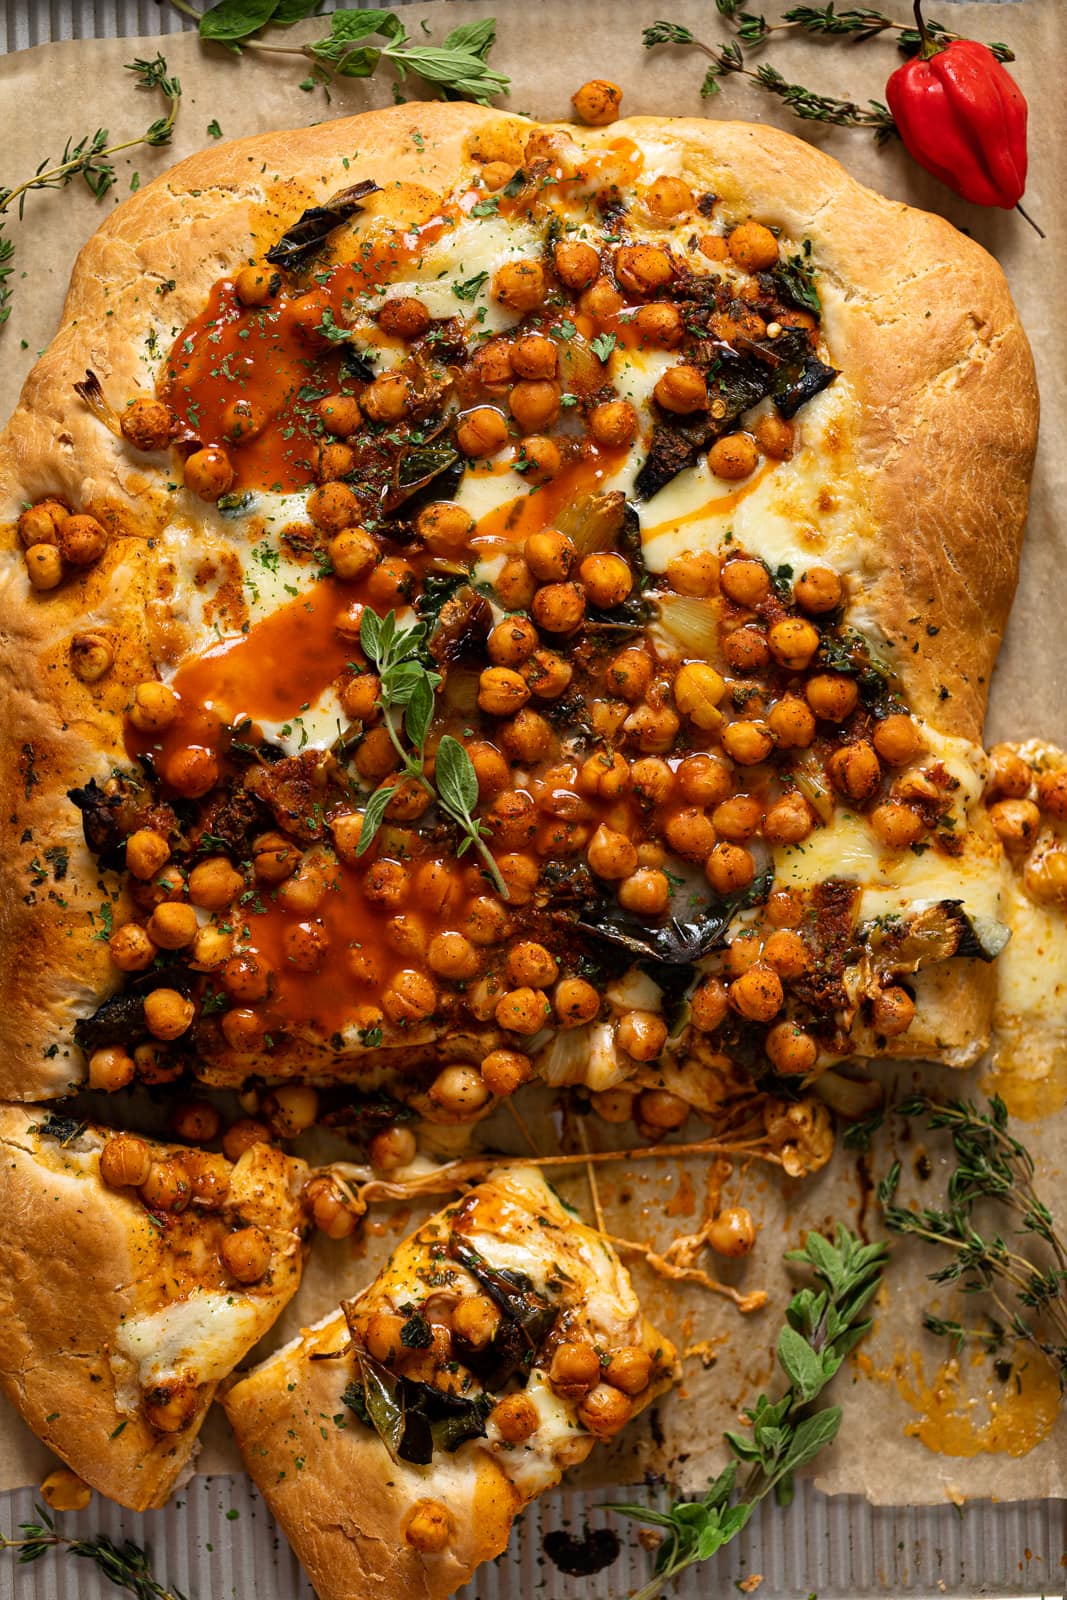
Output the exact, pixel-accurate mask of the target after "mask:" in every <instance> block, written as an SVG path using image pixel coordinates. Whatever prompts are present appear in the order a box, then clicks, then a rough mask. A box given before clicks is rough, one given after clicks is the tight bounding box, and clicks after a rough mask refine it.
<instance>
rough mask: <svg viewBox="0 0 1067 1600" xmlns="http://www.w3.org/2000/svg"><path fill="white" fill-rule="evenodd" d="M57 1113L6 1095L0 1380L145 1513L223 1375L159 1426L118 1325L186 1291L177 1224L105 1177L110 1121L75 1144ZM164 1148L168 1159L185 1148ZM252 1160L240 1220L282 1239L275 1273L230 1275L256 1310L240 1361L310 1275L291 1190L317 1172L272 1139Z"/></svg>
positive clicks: (56, 1444) (191, 1444)
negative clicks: (246, 1284) (46, 1129)
mask: <svg viewBox="0 0 1067 1600" xmlns="http://www.w3.org/2000/svg"><path fill="white" fill-rule="evenodd" d="M45 1117H46V1113H45V1112H40V1111H32V1110H29V1109H27V1108H25V1107H22V1106H12V1105H0V1327H2V1328H3V1339H2V1341H0V1389H2V1390H3V1393H4V1394H5V1395H6V1396H7V1398H8V1399H9V1400H10V1401H11V1403H12V1405H13V1406H14V1407H15V1408H16V1410H17V1411H19V1412H20V1414H21V1415H22V1417H23V1420H24V1421H25V1422H26V1423H27V1424H28V1425H29V1426H30V1427H31V1428H32V1429H33V1431H34V1432H35V1433H36V1434H37V1436H38V1438H40V1439H41V1440H42V1441H43V1442H44V1443H45V1444H47V1445H48V1447H49V1449H51V1450H54V1451H55V1453H56V1454H57V1455H58V1456H60V1457H61V1458H62V1459H63V1460H64V1461H65V1462H67V1464H68V1465H69V1466H70V1467H72V1468H73V1470H74V1471H75V1472H76V1473H77V1474H78V1476H79V1477H81V1478H84V1479H85V1481H86V1483H89V1484H91V1485H92V1486H93V1488H94V1489H99V1490H100V1492H101V1494H105V1495H107V1496H108V1498H109V1499H112V1500H117V1501H118V1502H119V1504H120V1505H124V1506H129V1507H130V1508H131V1509H132V1510H135V1511H142V1510H145V1509H146V1508H148V1507H150V1506H159V1505H162V1504H163V1503H164V1501H165V1500H166V1499H167V1498H168V1496H169V1495H170V1493H171V1491H172V1489H173V1488H174V1486H175V1483H176V1481H177V1480H178V1478H179V1476H180V1475H181V1473H182V1472H183V1470H184V1469H185V1468H186V1466H187V1465H188V1463H189V1461H190V1459H191V1458H192V1456H193V1454H194V1452H195V1450H196V1441H197V1435H198V1434H199V1431H200V1428H201V1426H202V1424H203V1421H204V1417H205V1416H206V1414H207V1410H208V1407H209V1406H210V1404H211V1401H212V1399H213V1398H214V1394H215V1390H216V1389H217V1387H218V1379H216V1380H214V1381H211V1382H207V1383H204V1384H202V1385H201V1386H200V1392H199V1395H198V1400H197V1406H196V1409H195V1412H194V1413H193V1415H192V1417H191V1419H190V1421H189V1422H188V1424H187V1425H186V1426H185V1427H184V1428H183V1429H182V1430H181V1432H179V1433H170V1434H167V1433H159V1432H157V1431H156V1430H155V1429H154V1428H152V1427H151V1426H150V1425H149V1423H148V1421H147V1420H146V1418H145V1415H144V1412H143V1410H142V1408H141V1406H140V1404H139V1403H138V1401H139V1390H137V1389H136V1388H135V1389H134V1390H133V1391H131V1392H130V1393H127V1392H126V1385H127V1378H126V1376H124V1363H123V1361H122V1359H121V1352H120V1351H119V1346H118V1344H117V1336H118V1334H119V1332H120V1330H121V1328H122V1326H123V1324H124V1323H128V1322H129V1320H130V1319H131V1318H135V1317H137V1316H138V1315H140V1314H143V1313H144V1312H146V1311H151V1310H155V1309H157V1307H158V1306H159V1305H161V1304H162V1303H164V1300H165V1298H166V1292H167V1286H168V1284H169V1285H170V1286H171V1294H173V1293H174V1288H173V1285H174V1280H175V1275H176V1269H175V1264H174V1259H173V1254H172V1252H171V1251H170V1250H169V1248H168V1242H167V1232H166V1228H165V1227H161V1226H160V1224H159V1222H158V1220H154V1219H153V1218H152V1217H151V1216H150V1214H149V1212H148V1211H147V1210H146V1209H145V1207H144V1205H142V1203H141V1202H140V1200H139V1199H138V1197H137V1194H136V1192H135V1191H133V1190H128V1189H109V1188H108V1187H107V1185H106V1184H105V1183H104V1182H103V1181H102V1180H101V1178H100V1172H99V1160H100V1151H101V1149H102V1147H103V1144H104V1142H105V1138H106V1132H105V1131H104V1130H100V1129H97V1128H94V1127H86V1128H84V1129H83V1131H81V1132H80V1133H76V1134H75V1136H74V1137H73V1138H71V1139H70V1140H69V1142H68V1143H66V1144H63V1143H62V1142H61V1141H60V1140H59V1139H55V1138H51V1137H47V1136H44V1135H40V1134H38V1132H37V1131H36V1130H37V1129H38V1128H39V1126H40V1124H41V1123H43V1122H44V1120H45ZM152 1148H153V1153H154V1154H156V1155H159V1156H163V1155H167V1154H170V1153H172V1152H174V1151H175V1150H177V1149H178V1148H179V1147H176V1146H159V1145H155V1144H153V1146H152ZM242 1162H243V1167H241V1168H240V1170H238V1169H235V1171H234V1174H233V1177H232V1179H231V1190H232V1193H233V1194H234V1195H240V1197H241V1215H242V1219H245V1218H247V1219H248V1220H253V1221H255V1222H256V1223H257V1225H261V1226H263V1227H264V1230H265V1231H268V1233H269V1236H270V1238H271V1243H272V1245H273V1247H274V1250H273V1263H272V1269H271V1277H270V1280H269V1281H268V1280H264V1282H263V1283H262V1284H260V1285H257V1286H256V1288H255V1289H254V1290H251V1291H249V1290H247V1289H242V1288H241V1286H240V1285H237V1284H234V1285H232V1291H233V1293H234V1295H235V1296H236V1297H237V1298H238V1299H240V1300H241V1301H242V1302H243V1303H247V1304H248V1305H249V1306H250V1308H251V1309H250V1316H249V1320H248V1323H247V1327H246V1335H247V1336H246V1338H245V1339H244V1341H243V1343H242V1344H241V1345H240V1348H238V1349H236V1351H235V1353H234V1358H233V1359H234V1363H236V1362H237V1361H239V1360H240V1359H241V1358H242V1356H243V1355H245V1354H246V1353H247V1352H248V1350H249V1349H251V1347H252V1345H253V1344H255V1342H256V1341H257V1340H258V1339H260V1338H262V1336H263V1335H264V1334H265V1333H266V1332H267V1331H268V1330H269V1329H270V1328H271V1327H272V1326H273V1324H274V1322H275V1320H276V1319H277V1317H278V1316H279V1315H280V1314H281V1311H282V1310H283V1308H284V1307H285V1306H286V1305H287V1304H288V1302H289V1300H290V1299H291V1298H292V1296H293V1295H294V1294H295V1293H296V1290H297V1288H298V1286H299V1283H300V1277H301V1271H302V1267H303V1244H302V1240H301V1236H300V1233H299V1231H297V1225H296V1219H297V1207H296V1205H295V1202H294V1199H293V1196H294V1195H295V1194H296V1193H297V1192H298V1191H299V1186H300V1185H301V1183H302V1181H303V1178H304V1176H306V1172H307V1169H306V1167H305V1166H304V1163H303V1162H301V1161H296V1160H294V1159H293V1158H292V1157H289V1156H286V1155H284V1154H283V1153H282V1152H281V1151H280V1150H277V1149H273V1148H271V1147H269V1146H266V1145H259V1146H255V1147H253V1150H252V1151H250V1152H248V1153H247V1155H246V1156H244V1157H242ZM268 1217H273V1218H275V1219H276V1221H275V1225H274V1227H273V1228H272V1227H270V1226H269V1224H268V1222H267V1218H268ZM113 1357H114V1358H115V1360H114V1361H113V1359H112V1358H113ZM133 1381H134V1383H136V1380H135V1379H134V1380H133Z"/></svg>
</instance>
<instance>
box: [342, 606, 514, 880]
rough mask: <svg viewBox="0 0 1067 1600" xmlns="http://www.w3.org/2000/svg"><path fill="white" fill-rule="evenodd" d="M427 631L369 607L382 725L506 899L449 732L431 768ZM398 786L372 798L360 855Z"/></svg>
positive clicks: (363, 628)
mask: <svg viewBox="0 0 1067 1600" xmlns="http://www.w3.org/2000/svg"><path fill="white" fill-rule="evenodd" d="M426 636H427V626H426V623H425V622H413V623H410V624H401V623H398V622H397V619H396V612H395V611H390V612H389V614H388V615H387V616H385V617H379V616H378V614H377V612H375V611H372V610H371V608H370V606H366V607H364V611H363V616H362V618H361V619H360V629H359V642H360V645H361V647H362V650H363V654H364V655H365V656H366V658H367V660H368V661H371V662H373V663H374V666H375V668H376V670H377V673H378V679H379V683H380V690H379V700H380V702H381V708H382V724H383V726H384V728H385V730H386V732H387V733H388V735H389V738H390V740H391V741H392V744H393V748H394V749H395V750H396V753H397V755H398V756H399V757H400V763H401V767H400V770H401V776H402V777H404V778H414V779H415V781H416V782H417V783H420V784H421V785H422V787H423V788H424V789H425V790H426V792H427V794H429V795H431V796H432V797H433V799H434V800H435V801H436V803H437V805H438V806H439V807H440V809H441V810H442V812H443V813H444V814H445V816H447V817H448V818H449V820H450V821H452V822H454V823H455V825H456V827H457V828H458V829H459V831H460V833H461V834H462V838H461V839H460V842H459V846H458V849H457V851H456V854H457V855H460V856H462V855H465V854H466V853H467V851H468V850H469V849H471V847H472V846H473V848H474V849H475V850H477V851H478V853H479V855H480V856H481V857H482V860H483V861H484V862H485V865H486V868H487V870H488V872H489V875H490V877H491V878H492V880H493V883H494V885H495V887H496V890H497V893H498V894H500V895H501V896H502V897H503V898H504V899H505V900H507V899H508V898H509V895H508V888H507V885H506V883H505V882H504V879H503V878H502V877H501V875H500V868H499V867H498V866H497V864H496V861H495V860H494V858H493V855H492V853H491V851H490V850H489V848H488V846H487V845H486V842H485V838H484V836H483V824H482V823H481V822H480V821H479V820H478V819H477V818H476V817H475V815H474V808H475V806H476V805H477V804H478V776H477V774H476V772H475V770H474V763H473V762H472V761H471V758H470V756H469V755H468V754H467V752H466V750H464V748H463V746H462V745H461V744H460V742H459V740H458V739H455V738H453V736H452V735H451V734H450V733H446V734H445V735H444V736H443V738H442V739H441V741H440V743H439V744H438V746H437V750H436V753H435V757H434V777H435V783H431V782H430V779H429V778H428V777H427V775H426V740H427V738H428V736H429V732H430V726H431V724H432V722H433V713H434V703H435V693H436V690H437V688H438V685H439V684H440V683H441V674H440V673H439V672H436V671H434V669H433V667H432V666H430V664H429V662H428V661H427V659H426V655H425V645H426ZM395 711H400V712H402V713H403V717H402V726H403V731H404V733H405V735H406V737H407V739H408V741H409V743H410V745H411V748H410V749H407V748H405V746H404V744H403V743H402V741H401V738H400V728H399V727H398V725H397V720H396V718H395V716H394V715H393V713H394V712H395ZM396 787H397V786H396V784H386V785H384V787H382V788H380V789H375V791H374V793H373V794H372V795H371V797H370V799H369V800H368V801H367V807H366V810H365V811H364V813H363V827H362V830H361V832H360V836H359V846H358V848H357V850H356V854H357V855H363V853H364V851H366V850H368V849H369V848H370V846H371V844H372V843H373V841H374V839H375V836H376V835H377V833H378V830H379V828H380V827H381V825H382V821H383V819H384V817H385V812H386V808H387V807H388V805H389V802H390V800H391V799H392V798H393V795H394V794H395V793H396Z"/></svg>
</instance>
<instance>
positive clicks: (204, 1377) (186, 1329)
mask: <svg viewBox="0 0 1067 1600" xmlns="http://www.w3.org/2000/svg"><path fill="white" fill-rule="evenodd" d="M262 1326H263V1306H262V1303H261V1302H260V1301H257V1300H253V1299H251V1298H250V1297H249V1296H248V1295H241V1294H235V1293H233V1292H232V1291H229V1290H213V1289H204V1290H194V1291H193V1293H192V1294H190V1295H189V1297H188V1299H186V1300H176V1301H173V1302H172V1303H171V1304H170V1305H166V1306H163V1307H162V1308H161V1309H160V1310H159V1311H145V1312H141V1313H140V1314H139V1315H137V1316H134V1317H127V1318H126V1320H125V1322H123V1323H122V1324H121V1326H120V1327H119V1330H118V1333H117V1334H116V1336H115V1343H116V1346H117V1353H118V1354H119V1356H120V1357H123V1358H125V1361H126V1362H128V1363H130V1365H131V1366H132V1368H133V1372H134V1374H135V1375H136V1379H137V1382H138V1383H139V1384H140V1386H141V1388H142V1389H147V1388H150V1387H151V1386H152V1385H154V1384H158V1383H166V1382H168V1381H170V1380H174V1379H177V1378H179V1377H182V1376H183V1375H189V1374H191V1375H192V1377H193V1379H194V1381H195V1382H196V1383H212V1382H217V1381H218V1380H219V1379H221V1378H225V1377H226V1376H227V1374H228V1373H230V1372H232V1371H233V1369H234V1367H235V1366H236V1365H237V1363H238V1361H240V1359H241V1357H242V1356H243V1355H244V1354H245V1352H246V1351H247V1350H249V1349H250V1348H251V1346H252V1345H253V1344H254V1343H255V1341H256V1339H257V1338H258V1337H259V1334H260V1332H261V1331H262Z"/></svg>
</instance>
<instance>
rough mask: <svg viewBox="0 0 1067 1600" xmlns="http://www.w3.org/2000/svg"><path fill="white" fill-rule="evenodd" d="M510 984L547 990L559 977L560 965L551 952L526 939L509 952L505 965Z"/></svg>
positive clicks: (541, 945)
mask: <svg viewBox="0 0 1067 1600" xmlns="http://www.w3.org/2000/svg"><path fill="white" fill-rule="evenodd" d="M505 971H506V972H507V976H508V981H509V983H512V984H514V985H515V986H516V987H518V986H521V985H523V984H527V985H529V986H530V987H532V988H534V989H547V988H548V986H549V984H550V983H555V981H556V979H557V977H558V976H559V963H558V962H557V960H556V958H555V956H554V955H553V954H552V953H551V951H549V950H546V949H545V947H544V945H543V944H537V943H535V942H534V941H533V940H532V939H524V940H522V941H521V942H520V943H519V944H516V945H513V946H512V948H511V949H510V950H509V951H508V956H507V962H506V964H505Z"/></svg>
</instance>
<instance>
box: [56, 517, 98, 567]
mask: <svg viewBox="0 0 1067 1600" xmlns="http://www.w3.org/2000/svg"><path fill="white" fill-rule="evenodd" d="M56 544H57V545H58V547H59V554H60V555H61V556H62V558H63V561H64V562H65V563H66V565H67V566H69V567H91V566H92V565H93V563H94V561H99V559H100V557H101V556H102V555H103V553H104V551H105V550H106V549H107V529H106V528H105V527H104V526H103V524H102V523H100V522H97V520H96V518H95V517H84V516H77V517H67V518H66V519H65V521H63V522H61V523H60V525H59V527H58V528H57V530H56Z"/></svg>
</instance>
